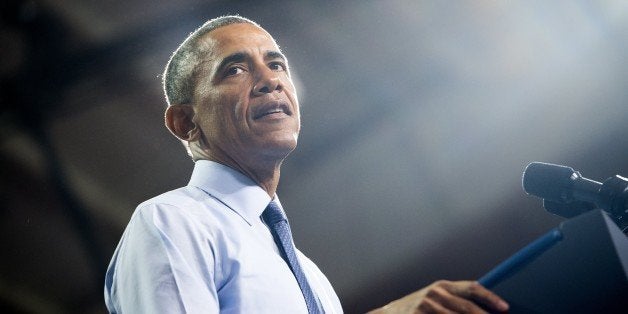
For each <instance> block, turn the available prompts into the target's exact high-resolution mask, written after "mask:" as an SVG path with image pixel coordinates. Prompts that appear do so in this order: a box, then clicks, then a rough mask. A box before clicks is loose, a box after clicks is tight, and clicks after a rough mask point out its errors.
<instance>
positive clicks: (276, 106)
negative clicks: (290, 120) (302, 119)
mask: <svg viewBox="0 0 628 314" xmlns="http://www.w3.org/2000/svg"><path fill="white" fill-rule="evenodd" d="M277 113H283V114H286V115H288V116H291V115H292V111H290V106H288V103H286V102H285V101H271V102H267V103H264V104H261V105H258V106H257V107H255V109H254V111H253V119H254V120H257V119H261V118H263V117H265V116H268V115H272V114H277Z"/></svg>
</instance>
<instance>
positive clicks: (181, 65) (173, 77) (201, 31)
mask: <svg viewBox="0 0 628 314" xmlns="http://www.w3.org/2000/svg"><path fill="white" fill-rule="evenodd" d="M238 23H249V24H252V25H255V26H259V25H258V24H257V23H255V22H253V21H251V20H249V19H247V18H244V17H241V16H239V15H227V16H221V17H217V18H214V19H211V20H209V21H207V22H205V24H203V25H202V26H201V27H199V28H198V29H196V30H195V31H194V32H192V33H190V35H188V37H187V38H186V39H185V40H184V41H183V43H181V45H179V48H177V50H175V51H174V53H173V54H172V57H170V60H168V64H167V65H166V69H165V70H164V74H163V86H164V93H165V94H166V102H167V103H168V105H169V106H170V105H173V104H187V103H190V102H191V101H192V93H193V91H194V87H195V86H194V75H195V74H196V70H197V66H198V65H199V64H200V63H201V62H202V60H203V56H205V54H206V53H207V51H203V49H201V48H202V47H201V45H200V44H199V40H198V39H199V38H200V37H202V36H203V35H205V34H207V33H209V32H211V31H213V30H215V29H217V28H219V27H223V26H227V25H231V24H238Z"/></svg>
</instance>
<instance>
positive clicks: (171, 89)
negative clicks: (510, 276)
mask: <svg viewBox="0 0 628 314" xmlns="http://www.w3.org/2000/svg"><path fill="white" fill-rule="evenodd" d="M164 89H165V92H166V98H167V101H168V104H169V106H168V108H167V110H166V114H165V120H166V126H167V127H168V129H169V130H170V131H171V132H172V134H174V135H175V136H176V137H178V138H179V139H180V140H181V141H183V142H184V144H185V145H186V146H187V149H188V152H189V153H190V155H191V156H192V158H193V160H194V161H195V163H196V164H195V168H194V172H193V174H192V178H191V179H190V183H189V184H188V186H186V187H183V188H180V189H177V190H174V191H170V192H167V193H165V194H162V195H160V196H157V197H155V198H153V199H151V200H148V201H146V202H144V203H142V204H140V205H139V206H138V208H137V210H136V211H135V213H134V214H133V217H132V218H131V221H130V223H129V225H128V227H127V229H126V230H125V232H124V235H123V236H122V240H121V241H120V244H119V246H118V248H117V249H116V252H115V253H114V256H113V259H112V261H111V264H110V266H109V270H108V271H107V276H106V282H105V299H106V304H107V307H108V309H109V311H111V312H114V313H184V312H185V313H214V312H219V311H220V312H224V313H306V312H309V313H321V312H325V313H340V312H342V308H341V306H340V302H339V300H338V297H337V296H336V294H335V292H334V290H333V288H332V287H331V285H330V283H329V281H328V280H327V278H325V276H324V275H323V274H322V273H321V272H320V270H319V269H318V268H317V267H316V266H315V265H314V263H312V262H311V261H310V260H309V259H308V258H307V257H305V256H304V255H303V254H302V253H301V252H299V251H298V250H295V248H294V247H293V245H292V242H291V236H290V233H289V228H288V227H287V222H286V221H285V219H283V218H282V217H283V211H282V210H281V204H280V202H279V199H278V197H277V195H276V190H277V185H278V183H279V177H280V168H281V164H282V162H283V160H284V158H286V157H287V156H288V154H289V153H290V152H291V151H292V150H294V149H295V147H296V145H297V138H298V134H299V129H300V113H299V103H298V100H297V95H296V91H295V87H294V84H293V83H292V80H291V78H290V73H289V69H288V61H287V59H286V57H285V56H284V55H283V54H282V53H281V51H280V49H279V47H278V46H277V44H276V43H275V41H274V39H273V38H272V37H271V36H270V34H268V33H267V32H266V31H265V30H264V29H262V28H261V27H260V26H259V25H257V24H256V23H254V22H252V21H250V20H248V19H245V18H242V17H239V16H227V17H220V18H217V19H214V20H211V21H209V22H207V23H205V24H204V25H203V26H202V27H201V28H199V29H198V30H197V31H195V32H194V33H192V34H191V35H190V36H189V37H188V38H187V39H186V40H185V41H184V42H183V44H181V46H180V47H179V48H178V49H177V51H175V53H174V54H173V56H172V58H171V60H170V62H169V63H168V66H167V67H166V71H165V74H164ZM273 215H274V216H273ZM272 217H279V219H278V220H277V221H279V222H278V223H276V222H275V221H274V220H273V219H274V218H272ZM277 226H280V227H277ZM482 307H484V308H486V309H490V310H493V311H505V310H507V305H506V304H505V303H504V302H503V301H502V300H501V299H500V298H499V297H497V296H496V295H494V294H493V293H491V292H490V291H488V290H486V289H484V288H483V287H481V286H480V285H479V284H477V283H474V282H446V281H441V282H437V283H435V284H433V285H431V286H429V287H427V288H425V289H422V290H420V291H417V292H415V293H413V294H411V295H408V296H406V297H404V298H402V299H399V300H397V301H394V302H392V303H390V304H389V305H387V306H385V307H383V308H380V309H377V310H375V311H374V312H379V313H406V312H410V313H412V312H420V311H424V312H443V313H449V312H464V313H467V312H468V313H476V312H482Z"/></svg>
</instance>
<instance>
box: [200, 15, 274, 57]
mask: <svg viewBox="0 0 628 314" xmlns="http://www.w3.org/2000/svg"><path fill="white" fill-rule="evenodd" d="M200 42H201V45H203V46H204V48H205V49H207V51H209V52H210V53H209V57H210V58H211V59H219V58H220V57H221V56H225V55H229V54H231V53H234V52H249V53H255V52H262V53H263V52H266V51H270V50H274V51H279V46H277V43H276V42H275V40H274V39H273V37H272V36H270V34H269V33H268V32H266V31H265V30H264V29H262V28H260V27H258V26H255V25H252V24H249V23H238V24H231V25H226V26H223V27H219V28H217V29H215V30H213V31H211V32H209V33H207V34H205V35H204V36H203V37H201V39H200Z"/></svg>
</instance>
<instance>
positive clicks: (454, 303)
mask: <svg viewBox="0 0 628 314" xmlns="http://www.w3.org/2000/svg"><path fill="white" fill-rule="evenodd" d="M425 297H426V299H428V300H434V301H435V302H436V303H437V304H440V305H442V306H443V307H445V308H446V309H448V310H451V311H453V312H455V313H469V314H480V313H486V312H485V311H484V310H482V309H481V308H480V307H479V306H477V305H476V304H475V303H473V302H471V301H469V300H466V299H464V298H462V297H459V296H456V295H454V294H452V293H450V292H449V291H447V289H445V288H444V287H442V286H438V285H437V286H435V287H433V288H432V289H430V290H429V291H428V292H427V293H426V295H425Z"/></svg>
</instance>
